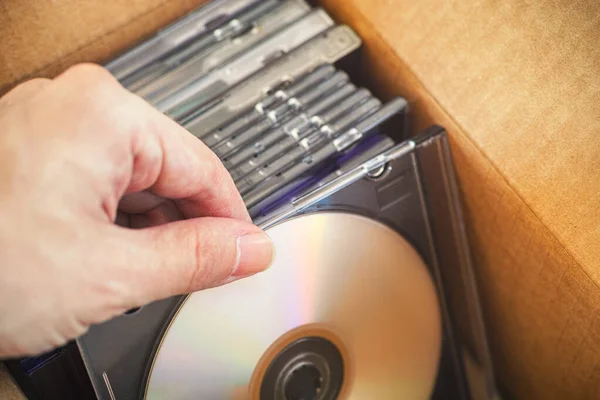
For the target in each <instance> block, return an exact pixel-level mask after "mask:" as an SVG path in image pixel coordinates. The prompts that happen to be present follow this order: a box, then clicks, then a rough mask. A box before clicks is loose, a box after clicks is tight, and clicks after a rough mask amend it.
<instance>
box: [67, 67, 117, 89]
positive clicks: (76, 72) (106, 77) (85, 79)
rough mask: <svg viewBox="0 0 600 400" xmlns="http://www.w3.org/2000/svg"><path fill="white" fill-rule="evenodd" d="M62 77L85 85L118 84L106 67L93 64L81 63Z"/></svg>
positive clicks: (69, 69) (70, 68)
mask: <svg viewBox="0 0 600 400" xmlns="http://www.w3.org/2000/svg"><path fill="white" fill-rule="evenodd" d="M62 76H63V77H64V78H68V79H74V80H77V81H78V82H81V83H83V84H90V85H94V84H98V83H99V84H116V83H117V80H116V79H115V78H114V77H113V76H112V74H111V73H110V72H109V71H108V70H107V69H106V68H104V67H102V66H100V65H98V64H93V63H80V64H75V65H73V66H71V67H69V68H68V69H67V70H66V71H65V72H64V73H63V74H62Z"/></svg>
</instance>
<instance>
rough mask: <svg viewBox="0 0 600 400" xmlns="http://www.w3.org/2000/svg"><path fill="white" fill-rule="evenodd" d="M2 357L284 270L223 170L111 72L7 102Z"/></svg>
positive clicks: (2, 149) (85, 74) (35, 85)
mask: <svg viewBox="0 0 600 400" xmlns="http://www.w3.org/2000/svg"><path fill="white" fill-rule="evenodd" d="M0 221H1V223H0V274H1V275H0V356H2V357H15V356H24V355H31V354H39V353H41V352H43V351H47V350H50V349H52V348H54V347H56V346H60V345H62V344H64V343H65V342H67V341H68V340H71V339H73V338H76V337H77V336H79V335H81V334H83V333H85V332H86V330H87V329H88V328H89V326H90V325H91V324H96V323H100V322H102V321H106V320H107V319H110V318H112V317H114V316H116V315H119V314H121V313H123V312H125V311H126V310H128V309H131V308H134V307H138V306H142V305H144V304H147V303H149V302H152V301H155V300H159V299H163V298H166V297H169V296H172V295H177V294H182V293H189V292H194V291H198V290H202V289H205V288H209V287H214V286H218V285H222V284H224V283H227V282H231V281H233V280H236V279H240V278H243V277H247V276H250V275H253V274H255V273H257V272H260V271H262V270H264V269H265V268H267V267H268V266H269V264H270V262H271V259H272V248H271V243H270V241H269V239H268V237H267V235H266V234H265V233H264V232H262V231H261V230H260V229H259V228H258V227H256V226H255V225H253V224H252V223H251V221H250V218H249V216H248V213H247V211H246V208H245V206H244V203H243V201H242V198H241V197H240V195H239V193H238V191H237V190H236V188H235V186H234V184H233V181H232V179H231V177H230V176H229V174H228V173H227V171H226V169H225V168H224V167H223V166H222V164H221V162H220V161H219V159H218V158H217V157H216V156H215V155H214V154H213V153H212V152H211V151H210V150H209V149H208V148H207V147H206V146H204V145H203V144H202V142H201V141H200V140H198V139H197V138H196V137H194V136H193V135H191V134H190V133H189V132H187V131H186V130H185V129H183V128H182V127H180V126H179V125H178V124H176V123H175V122H174V121H172V120H171V119H169V118H168V117H166V116H165V115H163V114H162V113H160V112H158V111H157V110H155V109H154V108H153V107H151V106H150V105H149V104H148V103H146V102H145V101H144V100H142V99H141V98H139V97H137V96H135V95H134V94H132V93H130V92H129V91H127V90H125V89H124V88H123V87H122V86H121V85H120V84H119V83H118V82H117V81H116V80H115V79H114V78H113V77H112V76H111V75H110V74H109V73H108V72H107V71H106V70H105V69H103V68H102V67H100V66H97V65H92V64H80V65H77V66H75V67H72V68H70V69H68V70H67V71H65V72H64V73H63V74H61V75H60V76H58V77H56V78H55V79H52V80H49V79H33V80H30V81H28V82H25V83H23V84H21V85H20V86H18V87H16V88H15V89H13V90H12V91H10V92H9V93H7V94H6V95H5V96H4V97H2V98H0Z"/></svg>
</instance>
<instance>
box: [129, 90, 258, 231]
mask: <svg viewBox="0 0 600 400" xmlns="http://www.w3.org/2000/svg"><path fill="white" fill-rule="evenodd" d="M134 102H135V103H137V107H139V109H138V110H139V111H138V112H139V116H140V119H139V120H138V121H139V123H140V124H142V127H141V128H142V129H139V130H138V129H134V131H133V134H132V135H133V136H132V141H133V142H132V143H133V147H132V150H133V152H134V154H135V157H136V162H135V165H134V173H133V177H132V180H131V183H130V185H129V187H128V189H127V192H136V191H139V190H140V189H143V190H148V191H150V192H151V193H153V194H155V195H157V196H160V197H164V198H168V199H173V200H174V201H175V203H176V204H177V206H178V208H179V209H180V211H181V212H182V214H183V215H184V216H185V217H186V218H192V217H202V216H214V217H231V218H238V219H244V220H247V221H250V216H249V215H248V211H247V209H246V206H245V204H244V201H243V199H242V197H241V195H240V193H239V191H238V189H237V188H236V186H235V184H234V181H233V179H232V177H231V175H230V174H229V172H228V171H227V169H226V168H225V167H224V165H223V163H222V162H221V160H220V159H219V158H218V157H217V156H216V155H215V154H214V153H213V152H212V150H210V149H209V148H208V147H207V146H206V145H205V144H204V143H203V142H202V141H201V140H200V139H198V138H197V137H195V136H194V135H192V134H191V133H190V132H188V131H187V130H185V129H184V128H183V127H181V126H180V125H179V124H177V123H176V122H175V121H173V120H171V119H170V118H169V117H167V116H166V115H164V114H162V113H160V112H159V111H157V110H156V109H154V108H153V107H152V106H151V105H150V104H148V103H146V102H145V101H144V100H142V99H140V98H136V100H134ZM137 107H136V108H137ZM148 136H150V137H154V138H155V140H157V141H158V144H159V146H160V151H161V156H162V157H161V163H160V164H161V165H160V170H159V171H158V173H156V175H155V176H152V174H150V175H148V172H149V171H151V170H152V169H153V168H154V167H153V165H147V163H150V162H155V161H153V160H150V159H151V158H153V157H152V154H150V157H148V158H149V160H148V161H147V162H145V159H146V155H147V153H148V148H149V147H150V146H149V144H148V143H146V142H145V141H146V140H147V139H148Z"/></svg>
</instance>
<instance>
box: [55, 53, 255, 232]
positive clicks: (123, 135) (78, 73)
mask: <svg viewBox="0 0 600 400" xmlns="http://www.w3.org/2000/svg"><path fill="white" fill-rule="evenodd" d="M55 83H56V84H57V85H58V88H56V90H58V91H59V92H61V93H60V95H63V96H64V97H65V98H67V99H77V100H72V101H73V102H74V101H83V102H85V101H88V102H90V101H91V102H92V105H91V106H90V105H89V104H88V105H84V108H85V107H87V108H85V110H86V111H87V112H88V114H89V115H92V116H98V115H101V116H102V117H101V118H95V119H94V123H95V124H96V125H97V126H93V127H91V128H90V130H95V131H98V130H100V131H104V132H106V133H105V134H104V135H103V136H102V142H103V145H102V146H100V147H99V148H98V147H97V148H96V149H95V151H96V153H98V152H105V154H104V156H105V157H107V158H108V159H113V160H114V159H117V161H118V162H114V163H111V165H115V167H114V168H113V169H112V170H111V173H110V175H111V177H110V178H111V179H112V181H111V183H112V184H113V185H114V186H115V190H116V198H117V199H120V198H121V197H122V196H123V195H125V194H129V193H136V192H140V191H144V190H146V191H149V192H151V193H153V194H155V195H156V196H160V197H163V198H167V199H172V200H174V201H175V203H176V204H177V206H178V208H179V209H180V211H181V212H182V214H183V216H184V217H185V218H194V217H203V216H212V217H225V218H236V219H242V220H246V221H250V217H249V215H248V211H247V209H246V206H245V204H244V201H243V199H242V197H241V195H240V193H239V191H238V190H237V188H236V186H235V184H234V182H233V179H232V177H231V175H230V174H229V172H228V171H227V169H226V168H225V167H224V166H223V164H222V162H221V161H220V160H219V158H218V157H217V156H216V155H215V154H214V153H213V152H212V151H211V150H210V149H209V148H208V147H207V146H206V145H205V144H204V143H203V142H202V141H201V140H200V139H198V138H196V137H195V136H193V135H192V134H191V133H190V132H188V131H187V130H185V129H184V128H183V127H181V126H180V125H179V124H177V123H176V122H175V121H173V120H172V119H170V118H169V117H167V116H166V115H165V114H163V113H161V112H160V111H158V110H156V109H155V108H154V107H152V106H151V105H150V104H149V103H148V102H146V101H145V100H143V99H142V98H141V97H139V96H137V95H135V94H133V93H131V92H129V91H128V90H126V89H125V88H124V87H123V86H122V85H121V84H119V83H118V82H117V80H116V79H114V77H113V76H112V75H111V74H110V73H109V72H108V71H107V70H105V69H104V68H102V67H100V66H96V65H90V64H88V65H79V66H78V67H75V68H71V69H70V70H69V71H67V72H65V73H63V74H62V75H61V76H59V77H58V78H57V79H56V80H55ZM73 91H80V92H83V93H84V94H85V95H86V99H89V100H82V96H80V95H76V96H71V94H72V92H73ZM74 107H76V106H74ZM90 108H92V109H91V110H90ZM91 111H93V112H91ZM84 121H89V120H84ZM86 123H87V122H86ZM89 124H91V122H90V123H89ZM98 125H99V126H98ZM86 127H87V125H86Z"/></svg>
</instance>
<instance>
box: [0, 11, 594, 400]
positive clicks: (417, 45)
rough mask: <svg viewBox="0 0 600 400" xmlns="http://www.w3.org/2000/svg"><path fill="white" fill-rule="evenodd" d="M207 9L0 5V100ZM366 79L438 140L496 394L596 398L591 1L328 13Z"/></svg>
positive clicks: (95, 59)
mask: <svg viewBox="0 0 600 400" xmlns="http://www.w3.org/2000/svg"><path fill="white" fill-rule="evenodd" d="M201 2H202V0H194V1H191V0H190V1H184V0H171V1H168V0H146V1H125V0H114V1H111V2H101V1H99V0H88V1H83V2H80V1H74V0H64V1H62V2H47V1H42V0H31V1H28V2H22V1H19V0H0V37H2V41H1V43H0V94H1V93H2V92H3V91H6V90H7V89H8V88H9V87H11V86H12V85H14V83H15V82H18V81H20V80H22V79H24V78H26V77H28V76H34V75H35V76H53V75H55V74H56V73H58V72H60V71H61V70H62V69H64V68H65V67H66V66H68V65H72V64H73V63H75V62H78V61H83V60H86V61H100V62H101V61H104V60H106V59H107V58H108V57H109V56H110V55H111V54H114V53H116V52H120V51H122V50H123V49H125V48H126V47H128V46H130V45H131V44H133V43H134V42H136V41H137V40H139V38H141V37H143V36H145V35H148V34H149V33H150V32H152V31H154V30H155V29H157V28H158V27H160V26H163V25H164V24H165V23H167V22H168V21H171V20H172V19H174V18H175V17H176V16H178V15H181V14H183V13H185V12H187V11H188V10H190V9H192V8H193V7H194V6H195V5H196V4H198V3H201ZM321 3H323V4H324V5H325V6H326V7H327V9H328V10H330V11H331V12H332V14H333V15H334V16H335V17H337V18H339V20H340V21H344V22H347V23H349V24H350V25H351V26H352V27H354V28H355V29H356V30H357V31H358V32H359V34H360V35H361V36H362V38H363V40H364V42H365V59H364V61H363V62H364V64H365V66H364V67H365V69H364V71H365V74H366V75H369V76H368V77H367V78H368V80H370V81H371V82H373V83H374V84H375V85H376V86H377V87H378V91H379V92H380V93H382V94H385V95H392V94H402V95H404V96H406V97H407V98H408V99H409V100H410V102H411V105H412V108H413V112H414V116H415V117H416V121H415V128H416V129H418V128H422V127H424V126H426V125H428V124H430V123H433V122H435V123H439V124H441V125H444V126H445V127H446V128H447V129H448V130H449V133H450V136H451V142H452V148H453V154H454V157H455V162H456V166H457V172H458V175H459V178H460V184H461V188H462V191H463V193H464V195H465V210H466V214H467V220H468V227H469V235H470V238H471V241H472V244H473V252H474V256H475V262H476V267H477V271H476V272H477V275H478V278H479V285H480V288H481V292H482V297H483V299H482V300H483V303H484V312H485V317H486V322H487V324H488V328H489V334H490V341H491V345H492V350H493V355H494V359H495V362H496V368H497V371H498V373H499V380H500V382H501V384H502V385H503V387H504V388H505V389H506V390H508V391H509V392H510V393H512V394H513V395H514V396H515V397H516V398H523V399H528V400H529V399H565V398H569V399H575V398H577V399H580V398H583V399H587V398H589V399H592V398H600V320H599V318H598V315H599V308H600V290H599V289H598V283H599V282H600V241H598V240H597V239H598V238H599V237H600V208H599V207H598V201H597V198H598V196H599V195H600V168H599V167H600V139H598V135H597V134H596V133H597V132H598V131H599V128H600V70H599V69H600V67H599V65H600V48H599V46H598V43H600V9H599V8H598V7H600V6H597V5H596V4H597V3H596V2H595V1H593V0H588V1H586V0H580V1H566V0H558V1H556V0H555V1H550V0H541V1H538V2H535V4H534V3H533V2H531V4H529V3H525V2H515V1H513V2H496V1H492V0H475V1H471V2H461V3H459V2H445V1H439V0H438V1H435V0H422V1H419V2H411V1H407V0H376V1H373V0H345V1H340V0H323V1H321Z"/></svg>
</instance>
